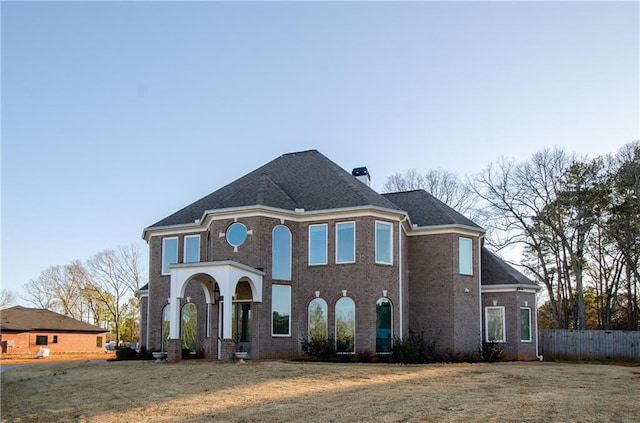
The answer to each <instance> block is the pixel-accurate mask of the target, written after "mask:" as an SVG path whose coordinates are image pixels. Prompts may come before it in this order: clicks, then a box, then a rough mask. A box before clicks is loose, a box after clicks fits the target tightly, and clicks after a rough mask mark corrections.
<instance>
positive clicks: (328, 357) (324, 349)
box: [301, 337, 336, 361]
mask: <svg viewBox="0 0 640 423" xmlns="http://www.w3.org/2000/svg"><path fill="white" fill-rule="evenodd" d="M301 343H302V350H303V351H304V352H305V353H307V355H310V356H311V357H314V358H316V359H318V360H321V361H332V360H333V359H335V357H336V347H335V343H334V341H333V338H332V337H328V338H318V337H312V338H311V339H303V340H302V341H301Z"/></svg>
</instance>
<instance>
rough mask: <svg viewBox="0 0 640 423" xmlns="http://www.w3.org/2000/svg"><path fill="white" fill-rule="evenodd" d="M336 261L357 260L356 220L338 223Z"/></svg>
mask: <svg viewBox="0 0 640 423" xmlns="http://www.w3.org/2000/svg"><path fill="white" fill-rule="evenodd" d="M336 239H337V241H336V262H337V263H353V262H354V261H356V224H355V223H354V222H347V223H338V224H337V225H336Z"/></svg>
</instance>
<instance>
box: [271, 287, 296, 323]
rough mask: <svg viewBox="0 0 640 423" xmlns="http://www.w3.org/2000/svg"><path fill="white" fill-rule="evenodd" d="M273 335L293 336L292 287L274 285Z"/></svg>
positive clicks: (272, 302) (272, 308) (272, 307)
mask: <svg viewBox="0 0 640 423" xmlns="http://www.w3.org/2000/svg"><path fill="white" fill-rule="evenodd" d="M271 293H272V295H271V315H272V319H273V320H272V325H271V334H272V335H273V336H290V335H291V319H290V316H291V287H290V286H288V285H273V286H272V291H271Z"/></svg>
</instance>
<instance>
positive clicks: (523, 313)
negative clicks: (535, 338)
mask: <svg viewBox="0 0 640 423" xmlns="http://www.w3.org/2000/svg"><path fill="white" fill-rule="evenodd" d="M520 341H522V342H531V309H530V308H529V307H522V308H521V309H520Z"/></svg>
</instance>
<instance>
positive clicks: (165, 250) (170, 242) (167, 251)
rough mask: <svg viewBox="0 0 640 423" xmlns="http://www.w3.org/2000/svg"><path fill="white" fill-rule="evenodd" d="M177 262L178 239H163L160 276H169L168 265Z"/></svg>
mask: <svg viewBox="0 0 640 423" xmlns="http://www.w3.org/2000/svg"><path fill="white" fill-rule="evenodd" d="M177 262H178V238H177V237H173V238H164V239H163V240H162V274H163V275H170V274H171V269H169V265H170V264H175V263H177Z"/></svg>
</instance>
